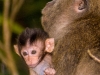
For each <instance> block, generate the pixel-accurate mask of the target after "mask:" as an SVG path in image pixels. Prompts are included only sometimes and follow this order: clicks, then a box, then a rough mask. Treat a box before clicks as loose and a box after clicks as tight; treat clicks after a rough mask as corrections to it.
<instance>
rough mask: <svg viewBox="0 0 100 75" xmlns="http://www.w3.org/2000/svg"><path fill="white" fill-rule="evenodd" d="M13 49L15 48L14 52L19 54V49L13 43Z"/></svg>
mask: <svg viewBox="0 0 100 75" xmlns="http://www.w3.org/2000/svg"><path fill="white" fill-rule="evenodd" d="M14 50H15V52H16V53H17V54H18V55H19V56H20V53H19V51H18V45H14Z"/></svg>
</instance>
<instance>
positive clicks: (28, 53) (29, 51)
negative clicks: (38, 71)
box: [21, 41, 44, 68]
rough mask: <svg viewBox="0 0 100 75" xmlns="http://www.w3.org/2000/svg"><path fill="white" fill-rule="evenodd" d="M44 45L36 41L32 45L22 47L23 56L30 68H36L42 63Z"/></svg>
mask: <svg viewBox="0 0 100 75" xmlns="http://www.w3.org/2000/svg"><path fill="white" fill-rule="evenodd" d="M43 49H44V44H43V42H41V41H36V42H35V43H33V44H32V45H30V44H29V43H27V44H26V45H25V46H24V47H22V50H21V55H22V56H23V58H24V60H25V62H26V64H27V65H28V67H31V68H34V67H36V66H37V64H38V63H39V62H40V60H41V57H42V55H43V53H44V50H43Z"/></svg>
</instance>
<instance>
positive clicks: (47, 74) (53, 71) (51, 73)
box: [44, 68, 56, 75]
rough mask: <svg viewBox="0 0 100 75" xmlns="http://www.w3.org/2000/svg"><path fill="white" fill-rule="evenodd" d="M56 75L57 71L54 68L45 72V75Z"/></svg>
mask: <svg viewBox="0 0 100 75" xmlns="http://www.w3.org/2000/svg"><path fill="white" fill-rule="evenodd" d="M55 74H56V71H55V69H53V68H47V69H46V70H45V71H44V75H55Z"/></svg>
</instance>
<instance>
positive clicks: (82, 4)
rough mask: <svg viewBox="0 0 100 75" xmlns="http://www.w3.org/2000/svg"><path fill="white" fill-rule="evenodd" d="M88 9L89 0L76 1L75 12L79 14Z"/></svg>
mask: <svg viewBox="0 0 100 75" xmlns="http://www.w3.org/2000/svg"><path fill="white" fill-rule="evenodd" d="M86 8H87V0H75V10H76V11H77V12H79V11H81V10H84V9H86Z"/></svg>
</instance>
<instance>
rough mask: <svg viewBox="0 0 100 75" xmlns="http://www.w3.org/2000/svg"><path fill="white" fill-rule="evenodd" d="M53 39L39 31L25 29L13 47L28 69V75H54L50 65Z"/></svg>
mask: <svg viewBox="0 0 100 75" xmlns="http://www.w3.org/2000/svg"><path fill="white" fill-rule="evenodd" d="M53 49H54V39H53V38H49V36H48V34H47V33H46V32H44V31H43V30H41V29H37V28H36V29H29V28H26V29H25V31H23V32H22V33H21V34H20V35H19V37H18V42H17V45H15V50H16V53H17V54H18V55H19V56H21V57H22V58H23V59H24V60H25V62H26V64H27V65H28V67H29V70H30V75H55V70H54V68H53V66H52V63H51V52H52V51H53Z"/></svg>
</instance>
